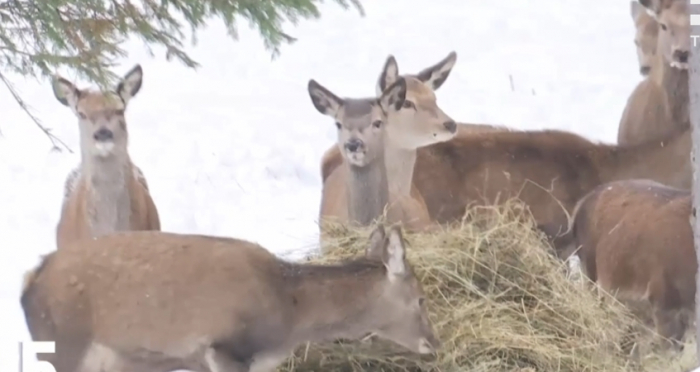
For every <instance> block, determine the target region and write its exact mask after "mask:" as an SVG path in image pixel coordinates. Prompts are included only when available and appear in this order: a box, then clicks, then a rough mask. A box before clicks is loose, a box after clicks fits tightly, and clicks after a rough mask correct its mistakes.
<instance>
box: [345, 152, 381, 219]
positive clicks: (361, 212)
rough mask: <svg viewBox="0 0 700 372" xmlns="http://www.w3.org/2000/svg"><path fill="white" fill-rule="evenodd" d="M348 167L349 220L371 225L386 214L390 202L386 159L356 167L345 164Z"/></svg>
mask: <svg viewBox="0 0 700 372" xmlns="http://www.w3.org/2000/svg"><path fill="white" fill-rule="evenodd" d="M345 164H346V166H347V167H348V170H349V172H348V187H347V199H348V218H349V219H350V221H351V222H354V223H358V224H360V225H361V226H368V225H370V224H371V223H372V222H373V221H374V220H375V219H376V218H378V217H379V216H381V215H382V214H383V213H384V207H385V206H386V205H387V203H388V202H389V186H388V182H387V173H386V166H385V164H384V159H383V158H380V159H376V161H374V162H373V163H372V164H369V165H367V166H364V167H356V166H354V165H351V164H350V163H349V162H347V161H346V162H345Z"/></svg>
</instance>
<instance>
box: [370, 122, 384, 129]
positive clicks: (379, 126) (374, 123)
mask: <svg viewBox="0 0 700 372" xmlns="http://www.w3.org/2000/svg"><path fill="white" fill-rule="evenodd" d="M372 126H373V127H375V128H381V127H382V121H381V120H375V121H374V122H372Z"/></svg>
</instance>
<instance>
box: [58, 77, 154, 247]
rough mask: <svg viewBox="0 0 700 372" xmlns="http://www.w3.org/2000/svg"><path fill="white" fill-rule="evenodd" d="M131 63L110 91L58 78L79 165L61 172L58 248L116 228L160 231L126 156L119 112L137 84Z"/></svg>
mask: <svg viewBox="0 0 700 372" xmlns="http://www.w3.org/2000/svg"><path fill="white" fill-rule="evenodd" d="M142 77H143V71H142V70H141V66H139V65H136V67H134V68H133V69H131V71H129V72H128V73H127V74H126V75H125V76H124V78H123V79H122V81H121V82H119V84H117V86H116V89H115V91H114V92H107V93H102V92H99V91H90V90H87V89H78V88H77V87H76V86H75V85H74V84H73V83H71V82H70V81H68V80H66V79H64V78H62V77H58V78H57V79H56V80H55V81H54V86H53V89H54V94H55V95H56V99H58V101H59V102H61V103H62V104H64V105H66V106H68V107H70V108H71V110H73V112H74V113H75V115H76V116H77V117H78V125H79V128H80V150H81V163H80V166H79V167H78V168H76V169H74V170H72V171H71V172H70V173H69V174H68V176H67V177H66V181H65V186H64V198H63V204H62V207H61V218H60V220H59V222H58V226H57V229H56V244H57V248H58V249H61V248H62V247H63V246H65V245H66V244H68V243H69V242H71V241H73V240H77V239H82V238H90V237H93V238H94V237H97V236H100V235H104V234H109V233H112V232H116V231H127V230H160V219H159V216H158V211H157V209H156V206H155V204H154V202H153V199H152V198H151V195H150V192H149V189H148V184H147V183H146V179H145V177H144V176H143V173H142V172H141V170H140V169H139V168H138V167H137V166H135V165H134V164H133V163H132V162H131V159H130V158H129V153H128V150H127V147H128V138H129V137H128V130H127V126H126V119H125V117H124V111H125V110H126V108H127V104H128V103H129V100H131V98H133V97H134V96H135V95H136V94H137V93H138V92H139V90H140V89H141V81H142Z"/></svg>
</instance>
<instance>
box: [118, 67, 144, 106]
mask: <svg viewBox="0 0 700 372" xmlns="http://www.w3.org/2000/svg"><path fill="white" fill-rule="evenodd" d="M142 82H143V69H141V65H136V66H134V67H133V68H132V69H131V70H129V72H127V73H126V75H124V78H122V80H121V81H120V82H119V84H117V89H116V91H117V94H119V97H121V98H122V99H123V100H124V104H125V105H126V104H128V103H129V100H130V99H132V98H134V97H135V96H136V94H138V92H139V91H140V90H141V83H142Z"/></svg>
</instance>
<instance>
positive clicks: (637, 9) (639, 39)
mask: <svg viewBox="0 0 700 372" xmlns="http://www.w3.org/2000/svg"><path fill="white" fill-rule="evenodd" d="M630 15H631V16H632V21H633V22H634V29H635V34H634V45H635V47H636V49H637V61H638V62H639V73H640V74H641V75H642V76H648V75H649V72H650V71H651V69H652V66H653V65H654V60H655V58H656V45H657V42H658V36H659V26H658V24H657V23H656V20H655V19H654V17H652V16H651V15H650V14H649V13H648V12H647V10H646V8H644V6H642V4H640V3H639V2H638V1H637V0H632V1H630Z"/></svg>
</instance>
